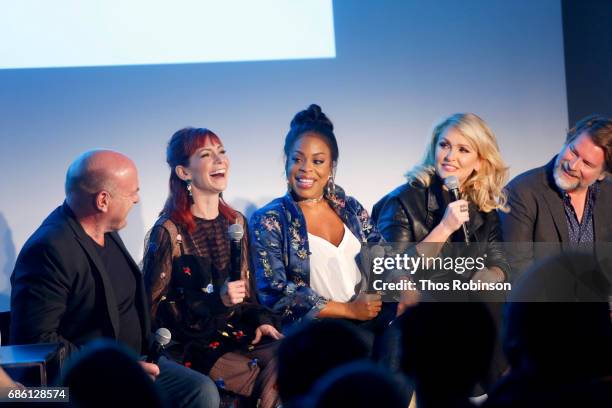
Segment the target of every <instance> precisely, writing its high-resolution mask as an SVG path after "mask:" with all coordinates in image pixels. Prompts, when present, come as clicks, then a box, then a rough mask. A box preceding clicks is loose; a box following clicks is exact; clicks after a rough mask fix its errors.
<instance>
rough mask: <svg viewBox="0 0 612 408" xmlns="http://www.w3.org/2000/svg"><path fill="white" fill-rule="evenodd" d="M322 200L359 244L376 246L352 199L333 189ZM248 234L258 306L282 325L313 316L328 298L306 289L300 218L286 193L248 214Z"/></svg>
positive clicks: (371, 229) (304, 237)
mask: <svg viewBox="0 0 612 408" xmlns="http://www.w3.org/2000/svg"><path fill="white" fill-rule="evenodd" d="M325 198H326V199H327V201H328V202H329V204H330V205H331V207H332V208H333V209H334V211H336V213H337V214H338V216H339V217H340V219H341V220H342V222H343V223H344V224H345V225H346V226H347V227H348V229H349V230H350V231H351V232H352V233H353V235H355V237H357V239H358V240H359V241H360V242H361V243H362V244H365V243H373V242H378V240H379V239H380V235H379V234H378V231H377V230H376V227H375V226H374V225H373V224H372V223H371V222H370V216H369V215H368V212H367V211H366V210H365V209H364V208H363V206H362V205H361V204H359V202H357V200H355V199H354V198H352V197H348V196H345V194H344V191H342V189H341V188H339V187H336V194H335V195H334V196H326V197H325ZM249 232H250V241H251V258H252V260H253V263H254V269H255V277H256V281H257V294H258V297H259V300H260V301H261V303H262V304H264V305H266V306H269V307H271V308H273V309H274V310H275V311H276V312H278V313H279V314H280V315H281V316H282V320H283V325H288V324H291V323H294V322H297V321H300V320H301V319H312V318H315V317H317V316H318V314H319V312H320V311H321V309H323V307H324V306H325V305H326V304H327V302H328V301H329V299H326V298H324V297H322V296H320V295H319V294H318V293H316V292H315V291H314V290H313V289H312V288H311V287H310V261H309V255H310V251H309V245H308V233H307V230H306V220H305V218H304V215H303V213H302V210H301V209H300V207H299V206H298V205H297V203H296V202H295V200H294V199H293V197H292V196H291V194H290V193H287V194H286V195H285V196H284V197H279V198H277V199H275V200H273V201H272V202H270V203H269V204H267V205H266V206H265V207H263V208H261V209H259V210H258V211H257V212H256V213H255V214H253V216H252V218H251V222H250V228H249ZM361 284H362V286H363V287H365V284H366V279H363V277H362V280H361Z"/></svg>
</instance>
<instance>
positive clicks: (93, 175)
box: [11, 150, 219, 407]
mask: <svg viewBox="0 0 612 408" xmlns="http://www.w3.org/2000/svg"><path fill="white" fill-rule="evenodd" d="M65 190H66V200H65V201H64V203H63V204H62V205H61V206H60V207H58V208H56V209H55V210H54V211H53V212H52V213H51V214H50V215H49V216H48V217H47V219H45V220H44V221H43V223H42V225H41V226H40V227H39V228H38V229H37V230H36V231H35V232H34V234H32V236H31V237H30V238H29V239H28V241H27V242H26V243H25V245H24V246H23V248H22V249H21V252H20V253H19V256H18V257H17V262H16V264H15V269H14V271H13V274H12V276H11V285H12V293H11V343H12V344H27V343H55V342H59V343H62V344H63V345H64V346H65V349H66V351H67V353H68V354H72V353H75V352H77V351H78V350H79V349H80V348H81V347H83V346H84V345H86V344H87V343H88V342H90V341H91V340H94V339H97V338H101V337H107V338H112V339H116V340H117V341H119V342H121V343H123V344H125V345H127V346H128V347H129V348H131V349H132V350H133V351H134V352H135V353H136V354H137V355H142V354H146V353H147V350H148V349H149V340H150V330H151V325H150V316H149V307H148V304H147V300H146V296H145V292H144V285H143V281H142V275H141V273H140V270H139V269H138V266H137V265H136V263H135V262H134V260H133V259H132V258H131V256H130V255H129V253H128V251H127V250H126V248H125V246H124V245H123V242H122V241H121V238H120V237H119V234H118V233H117V231H118V230H120V229H121V228H123V227H125V226H126V224H127V216H128V213H129V211H130V209H131V208H132V207H133V206H134V204H136V203H138V201H139V195H138V192H139V188H138V172H137V170H136V166H135V165H134V163H133V162H132V160H130V159H129V158H128V157H126V156H124V155H123V154H121V153H117V152H114V151H110V150H93V151H89V152H86V153H84V154H82V155H81V156H79V157H78V158H77V159H76V160H75V161H74V162H73V163H72V164H71V165H70V167H69V168H68V172H67V174H66V185H65ZM141 365H142V367H143V369H144V370H145V372H146V373H147V374H149V376H150V377H152V378H153V379H155V382H156V384H157V386H158V388H159V389H160V391H161V392H162V394H165V395H168V396H171V398H169V399H171V400H172V402H173V404H172V405H174V406H181V407H186V406H189V407H213V406H218V404H219V395H218V392H217V390H216V387H215V385H214V383H213V382H212V381H211V380H210V379H209V378H208V377H206V376H204V375H202V374H200V373H197V372H195V371H192V370H190V369H188V368H185V367H183V366H180V365H178V364H175V363H172V362H170V361H169V360H166V359H163V358H162V359H160V361H159V364H158V365H157V364H151V363H145V362H141ZM108 391H110V390H108Z"/></svg>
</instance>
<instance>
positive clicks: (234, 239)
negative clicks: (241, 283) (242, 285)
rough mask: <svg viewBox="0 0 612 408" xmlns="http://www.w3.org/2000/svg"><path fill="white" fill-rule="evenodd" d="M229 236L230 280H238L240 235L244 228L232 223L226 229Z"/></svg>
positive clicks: (240, 249) (240, 253) (240, 248)
mask: <svg viewBox="0 0 612 408" xmlns="http://www.w3.org/2000/svg"><path fill="white" fill-rule="evenodd" d="M227 233H228V235H229V238H230V261H231V262H230V273H229V279H230V281H237V280H240V275H241V273H240V260H241V258H242V237H243V236H244V228H242V225H240V224H232V225H230V226H229V228H228V229H227Z"/></svg>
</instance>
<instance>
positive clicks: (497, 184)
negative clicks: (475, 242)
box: [406, 113, 509, 212]
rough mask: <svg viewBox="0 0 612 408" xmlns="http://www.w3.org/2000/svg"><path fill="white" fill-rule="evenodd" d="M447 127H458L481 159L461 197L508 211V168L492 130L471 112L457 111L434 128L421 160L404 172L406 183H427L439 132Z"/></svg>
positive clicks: (486, 208)
mask: <svg viewBox="0 0 612 408" xmlns="http://www.w3.org/2000/svg"><path fill="white" fill-rule="evenodd" d="M449 128H454V129H455V130H457V131H458V132H459V133H461V135H462V136H463V137H465V138H466V139H467V140H468V141H469V142H470V143H471V144H472V146H473V147H474V149H476V153H477V154H478V158H479V159H480V161H481V164H480V169H479V170H478V171H474V172H472V174H470V175H469V176H468V178H467V180H465V182H464V183H463V185H462V186H461V191H462V195H463V197H464V198H466V199H467V200H468V201H471V202H473V203H474V204H476V205H477V206H478V209H479V210H480V211H484V212H490V211H493V210H501V211H503V212H508V211H509V209H508V208H507V206H506V202H507V197H506V193H505V192H504V190H503V187H504V185H505V184H506V181H507V179H508V167H507V166H506V164H505V163H504V161H503V160H502V158H501V154H500V152H499V147H498V145H497V139H496V138H495V135H494V134H493V131H492V130H491V129H490V128H489V126H488V125H487V124H486V123H485V121H484V120H482V119H481V118H480V117H478V116H477V115H475V114H473V113H456V114H454V115H452V116H449V117H448V118H446V119H444V120H443V121H442V122H440V123H439V124H438V125H437V126H436V127H435V128H434V130H433V133H432V137H431V141H430V142H429V145H428V146H427V150H426V151H425V156H424V157H423V160H422V161H421V162H420V163H419V164H417V165H416V166H415V167H414V168H412V169H411V170H410V171H408V173H406V177H407V178H408V182H409V183H413V182H418V183H421V184H422V185H423V186H425V187H428V186H429V185H430V183H431V179H432V177H433V176H434V175H435V174H436V168H435V164H436V145H437V143H438V140H439V138H440V136H441V135H442V133H444V131H446V130H447V129H449Z"/></svg>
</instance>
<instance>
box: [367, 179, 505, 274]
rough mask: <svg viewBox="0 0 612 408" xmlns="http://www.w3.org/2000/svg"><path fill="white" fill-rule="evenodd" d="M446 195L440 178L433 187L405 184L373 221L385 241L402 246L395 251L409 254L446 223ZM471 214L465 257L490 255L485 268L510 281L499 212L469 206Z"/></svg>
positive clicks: (382, 203) (381, 203) (377, 206)
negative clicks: (499, 273) (498, 271)
mask: <svg viewBox="0 0 612 408" xmlns="http://www.w3.org/2000/svg"><path fill="white" fill-rule="evenodd" d="M445 195H446V194H445V193H443V190H442V181H441V180H440V179H439V178H438V177H436V176H434V178H433V179H432V182H431V184H430V186H429V187H425V186H423V185H422V184H421V183H419V182H412V183H410V184H404V185H402V186H400V187H398V188H396V189H395V190H393V191H392V192H391V193H389V194H387V195H386V196H385V197H383V198H382V199H381V200H380V201H379V202H378V203H376V204H375V205H374V209H373V211H372V219H373V220H374V222H376V223H377V225H378V229H379V231H380V233H381V235H382V236H383V238H384V239H385V241H387V242H390V243H397V244H399V245H398V246H397V247H395V248H396V249H400V250H401V251H409V250H410V248H411V247H414V244H416V243H418V242H420V241H422V240H423V239H424V238H425V237H426V236H427V235H428V234H429V233H430V231H431V230H432V229H433V228H434V227H435V226H436V225H438V224H439V223H440V221H441V220H442V217H443V216H444V212H445V210H446V206H447V201H448V197H445ZM469 213H470V220H469V222H468V231H469V238H470V242H471V244H470V246H469V249H468V250H467V251H463V253H462V255H463V256H483V255H484V254H486V262H485V265H486V266H487V267H492V266H498V267H499V268H501V270H502V271H503V272H504V274H505V275H506V277H508V276H509V272H510V266H509V264H508V262H507V261H506V257H505V256H504V253H503V248H502V244H501V240H502V239H501V230H500V221H499V216H498V214H497V212H496V211H490V212H488V213H485V212H482V211H478V208H477V207H476V205H474V204H473V203H469ZM456 234H461V236H462V234H463V232H462V230H459V231H457V232H456V233H455V234H453V236H451V240H453V241H458V242H461V241H462V240H461V239H460V237H461V236H458V235H456ZM453 238H454V239H453ZM446 247H447V246H445V248H443V249H442V254H444V253H445V250H446V249H447V248H446ZM453 249H455V250H456V249H457V248H456V247H455V248H453ZM453 252H455V251H453ZM466 252H467V253H466ZM446 254H448V252H446ZM448 255H450V254H448ZM455 255H456V253H455ZM474 272H475V270H473V271H470V272H468V273H465V274H464V275H463V277H464V278H465V279H469V278H470V277H471V276H472V275H473V273H474Z"/></svg>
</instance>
